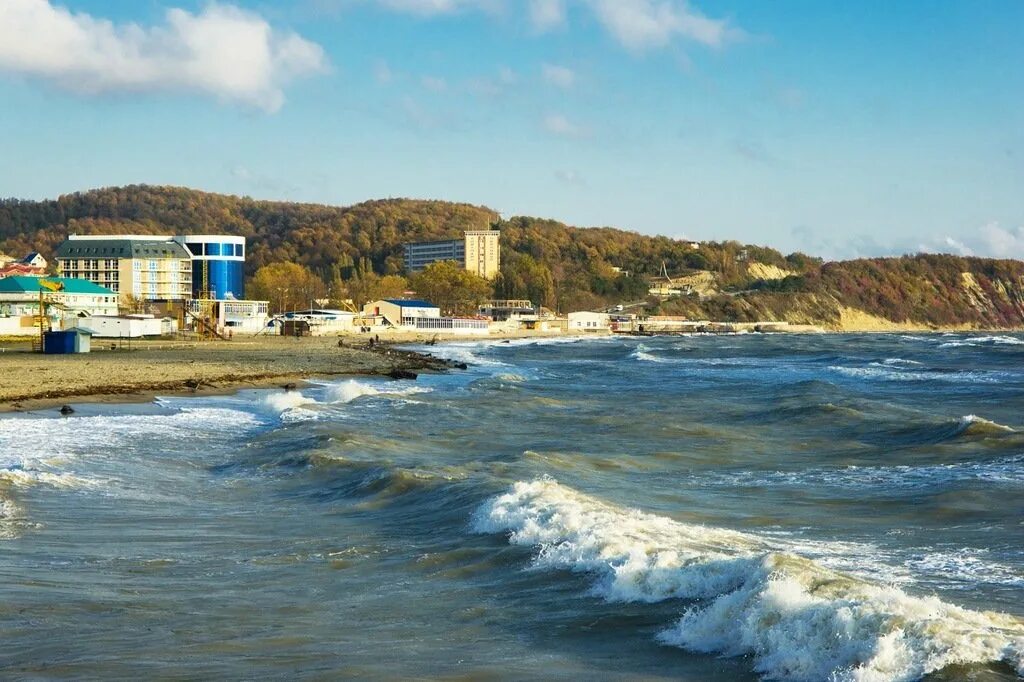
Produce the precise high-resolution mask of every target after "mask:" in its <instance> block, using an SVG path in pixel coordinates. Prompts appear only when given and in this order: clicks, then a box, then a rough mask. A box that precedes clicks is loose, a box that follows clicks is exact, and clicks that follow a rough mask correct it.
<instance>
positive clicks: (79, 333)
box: [43, 327, 92, 355]
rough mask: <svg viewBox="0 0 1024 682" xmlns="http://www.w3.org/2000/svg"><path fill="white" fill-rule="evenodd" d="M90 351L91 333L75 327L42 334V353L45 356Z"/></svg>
mask: <svg viewBox="0 0 1024 682" xmlns="http://www.w3.org/2000/svg"><path fill="white" fill-rule="evenodd" d="M90 350H92V331H91V330H89V329H84V328H82V327H75V328H74V329H68V330H66V331H60V332H46V333H45V334H43V353H45V354H46V355H67V354H70V353H88V352H89V351H90Z"/></svg>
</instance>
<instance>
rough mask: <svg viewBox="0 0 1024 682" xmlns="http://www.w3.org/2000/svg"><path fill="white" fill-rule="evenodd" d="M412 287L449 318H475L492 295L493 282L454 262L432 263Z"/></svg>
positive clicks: (419, 273) (418, 276)
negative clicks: (474, 314)
mask: <svg viewBox="0 0 1024 682" xmlns="http://www.w3.org/2000/svg"><path fill="white" fill-rule="evenodd" d="M409 283H410V284H411V285H412V288H413V289H415V291H416V293H417V294H418V295H420V296H422V297H423V298H425V299H427V300H428V301H430V302H431V303H433V304H434V305H436V306H437V307H439V308H440V309H441V310H442V312H445V313H449V314H456V315H459V314H463V315H465V314H473V313H475V312H476V311H477V306H479V305H480V304H481V303H483V302H484V301H485V300H487V298H488V297H489V296H490V295H491V284H490V282H488V281H487V280H485V279H484V278H483V277H480V276H479V275H476V274H473V273H472V272H468V271H467V270H466V269H464V268H463V267H461V266H460V265H459V264H458V263H455V262H454V261H443V262H440V263H432V264H430V265H428V266H427V267H426V268H424V269H423V270H422V271H420V272H418V273H416V274H415V275H413V276H412V279H411V280H410V282H409Z"/></svg>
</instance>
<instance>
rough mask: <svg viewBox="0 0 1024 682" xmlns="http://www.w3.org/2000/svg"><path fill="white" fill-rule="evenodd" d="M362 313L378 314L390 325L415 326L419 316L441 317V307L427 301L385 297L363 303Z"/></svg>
mask: <svg viewBox="0 0 1024 682" xmlns="http://www.w3.org/2000/svg"><path fill="white" fill-rule="evenodd" d="M363 315H367V316H370V315H372V316H378V315H379V316H381V317H383V318H384V319H385V320H386V321H387V323H388V324H389V325H391V326H392V327H415V326H416V321H417V320H418V319H419V318H423V317H441V309H440V308H438V307H437V306H436V305H434V304H433V303H429V302H427V301H421V300H416V299H404V298H386V299H381V300H379V301H372V302H370V303H367V304H366V305H364V306H363Z"/></svg>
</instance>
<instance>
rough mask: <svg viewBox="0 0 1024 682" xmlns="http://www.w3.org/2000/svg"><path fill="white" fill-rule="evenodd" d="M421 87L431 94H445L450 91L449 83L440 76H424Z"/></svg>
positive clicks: (421, 79)
mask: <svg viewBox="0 0 1024 682" xmlns="http://www.w3.org/2000/svg"><path fill="white" fill-rule="evenodd" d="M420 85H422V86H423V87H424V88H426V89H427V90H430V91H431V92H444V91H445V90H447V89H448V81H446V80H445V79H443V78H440V77H438V76H423V77H421V78H420Z"/></svg>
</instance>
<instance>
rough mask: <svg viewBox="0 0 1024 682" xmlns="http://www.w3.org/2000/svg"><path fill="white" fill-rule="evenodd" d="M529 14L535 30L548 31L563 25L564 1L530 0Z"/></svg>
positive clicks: (564, 19) (564, 17)
mask: <svg viewBox="0 0 1024 682" xmlns="http://www.w3.org/2000/svg"><path fill="white" fill-rule="evenodd" d="M529 13H530V24H531V25H532V26H533V27H534V28H535V29H537V30H538V31H550V30H551V29H553V28H556V27H558V26H562V25H564V24H565V21H566V7H565V0H530V6H529Z"/></svg>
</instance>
